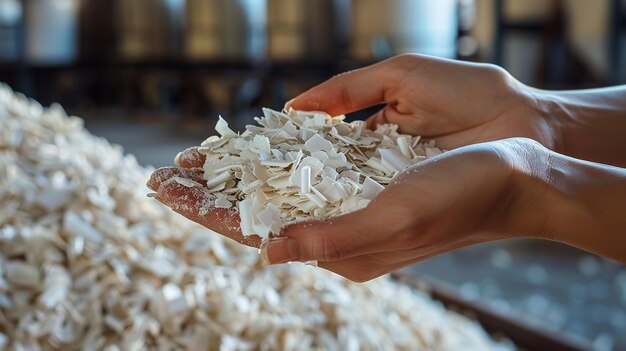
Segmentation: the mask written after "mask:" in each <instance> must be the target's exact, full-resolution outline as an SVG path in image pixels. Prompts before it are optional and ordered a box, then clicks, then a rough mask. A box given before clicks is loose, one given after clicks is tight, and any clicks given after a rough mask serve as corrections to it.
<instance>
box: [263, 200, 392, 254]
mask: <svg viewBox="0 0 626 351" xmlns="http://www.w3.org/2000/svg"><path fill="white" fill-rule="evenodd" d="M386 212H387V213H384V212H383V213H381V212H379V211H377V210H376V209H374V208H370V207H367V208H365V209H362V210H359V211H355V212H352V213H349V214H346V215H343V216H338V217H333V218H331V219H328V220H324V221H310V222H302V223H296V224H293V225H290V226H287V227H285V228H284V229H283V232H282V233H281V235H280V237H278V238H274V239H271V240H269V241H267V242H265V243H264V244H263V246H262V247H261V253H262V254H263V257H264V259H265V260H266V262H267V263H270V264H274V263H283V262H288V261H330V262H332V261H340V260H344V259H347V258H351V257H355V256H360V255H366V254H371V253H377V252H384V251H388V250H391V249H394V248H399V247H400V246H401V245H402V244H401V243H400V242H399V241H394V240H393V239H391V240H389V239H390V238H392V237H393V235H394V233H397V232H398V231H399V230H402V226H403V224H402V223H400V221H398V220H397V218H395V215H394V213H393V210H392V209H390V210H388V211H386ZM394 221H395V222H396V223H390V222H394Z"/></svg>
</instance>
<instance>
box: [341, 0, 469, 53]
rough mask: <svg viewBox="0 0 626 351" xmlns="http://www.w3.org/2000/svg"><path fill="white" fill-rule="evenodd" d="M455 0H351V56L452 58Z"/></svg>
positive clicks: (455, 31)
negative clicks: (414, 53) (399, 55)
mask: <svg viewBox="0 0 626 351" xmlns="http://www.w3.org/2000/svg"><path fill="white" fill-rule="evenodd" d="M456 6H457V0H437V1H428V0H388V1H380V0H352V16H351V35H350V42H351V45H350V56H351V57H352V58H354V59H357V60H377V59H382V58H385V57H388V56H391V55H394V54H399V53H404V52H418V53H423V54H430V55H435V56H443V57H454V56H455V53H456V37H457V30H458V19H457V8H456Z"/></svg>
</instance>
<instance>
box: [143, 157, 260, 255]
mask: <svg viewBox="0 0 626 351" xmlns="http://www.w3.org/2000/svg"><path fill="white" fill-rule="evenodd" d="M205 160H206V156H205V155H203V154H201V153H199V152H198V151H197V149H196V148H189V149H187V150H185V151H183V152H181V153H180V154H179V155H178V156H177V157H176V167H163V168H159V169H157V170H156V171H154V172H153V173H152V175H151V176H150V179H149V180H148V184H147V185H148V187H149V188H150V189H152V190H153V191H155V192H156V196H155V198H156V199H157V200H158V201H160V202H161V203H163V204H164V205H166V206H168V207H169V208H171V209H172V210H174V211H175V212H178V213H180V214H181V215H183V216H185V217H187V218H188V219H190V220H192V221H194V222H196V223H199V224H201V225H203V226H205V227H207V228H209V229H211V230H213V231H215V232H217V233H219V234H222V235H224V236H226V237H228V238H230V239H233V240H235V241H237V242H239V243H241V244H244V245H248V246H252V247H259V246H260V245H261V238H260V237H259V236H256V235H251V236H244V235H243V234H242V233H241V229H240V224H239V214H238V213H237V211H236V209H234V208H233V209H223V208H215V207H213V206H212V205H211V204H212V203H213V199H212V197H211V195H210V194H208V193H206V192H205V191H204V190H203V189H202V188H194V187H187V186H185V185H181V184H179V183H178V182H176V180H175V179H174V178H175V177H180V178H184V179H191V180H193V181H196V182H198V183H200V184H203V185H206V180H205V179H204V178H203V174H204V171H203V170H202V165H203V164H204V161H205Z"/></svg>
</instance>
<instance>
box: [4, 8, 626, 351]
mask: <svg viewBox="0 0 626 351" xmlns="http://www.w3.org/2000/svg"><path fill="white" fill-rule="evenodd" d="M403 52H418V53H424V54H430V55H436V56H441V57H447V58H455V59H459V60H469V61H479V62H491V63H495V64H498V65H501V66H503V67H504V68H505V69H507V70H509V71H510V72H511V73H512V74H513V75H514V76H515V77H516V78H517V79H519V80H520V81H522V82H524V83H526V84H529V85H532V86H535V87H540V88H546V89H580V88H590V87H599V86H606V85H612V84H623V83H624V82H625V81H626V68H625V66H626V1H623V0H594V1H591V0H436V1H435V0H389V1H379V0H231V1H223V0H132V1H122V0H109V1H102V0H100V1H95V0H22V1H20V0H0V81H2V82H5V83H7V84H9V85H10V86H11V87H12V88H13V89H15V90H16V91H20V92H23V93H25V94H27V95H28V96H31V97H33V98H35V99H36V100H38V101H40V102H41V103H42V104H45V105H47V104H50V103H52V102H59V103H61V104H62V105H63V106H64V107H65V109H66V110H67V111H68V113H71V114H75V115H78V116H81V117H83V118H84V119H85V120H86V125H87V128H88V129H90V131H91V132H92V133H94V134H96V135H100V136H104V137H106V138H108V139H109V140H111V141H112V142H115V143H119V144H121V145H123V146H124V147H125V149H126V150H127V151H128V152H130V153H133V154H135V155H136V156H137V158H138V159H139V161H140V162H141V163H143V164H144V165H150V166H157V167H158V166H164V165H170V164H172V162H173V158H174V156H175V155H176V153H177V152H178V151H180V150H182V149H184V148H186V147H188V146H192V145H197V144H199V143H200V142H201V141H202V140H203V139H204V138H206V137H207V136H208V135H210V134H212V132H213V129H212V128H213V125H214V123H215V120H216V117H217V116H218V115H219V114H221V115H223V116H224V117H225V118H226V119H227V120H228V121H229V123H230V124H231V125H233V127H234V128H235V129H241V128H243V126H244V125H245V124H247V123H251V122H252V117H253V116H255V115H257V114H259V113H260V107H261V106H266V107H272V108H274V109H280V108H282V106H283V104H284V102H285V101H287V100H288V99H290V98H292V97H294V96H295V95H297V94H298V93H299V92H301V91H303V90H305V89H307V88H308V87H311V86H313V85H314V84H316V83H319V82H321V81H323V80H325V79H327V78H329V77H331V76H332V75H334V74H336V73H339V72H342V71H345V70H349V69H353V68H356V67H360V66H363V65H367V64H369V63H373V62H376V61H379V60H382V59H385V58H387V57H390V56H393V55H395V54H398V53H403ZM368 114H369V112H368V111H364V112H361V113H360V114H359V113H357V114H355V115H354V116H351V118H359V117H366V116H367V115H368ZM591 234H592V233H591ZM407 272H408V273H410V274H413V275H415V276H417V277H420V278H423V279H425V280H427V281H432V282H433V283H435V284H444V285H447V286H450V287H452V288H454V289H455V290H456V291H457V292H458V293H459V294H461V295H462V296H463V297H465V298H467V299H469V300H471V301H476V303H484V304H486V305H487V306H489V307H490V308H492V309H493V310H495V311H498V312H500V313H504V314H508V315H511V316H514V317H515V318H519V320H520V321H524V322H525V323H526V322H527V323H532V324H535V325H537V326H539V327H540V328H545V329H547V330H551V331H554V332H557V333H559V334H561V335H567V336H568V337H574V338H581V339H584V340H586V341H588V342H590V343H591V344H592V345H593V347H594V348H595V349H598V350H626V267H624V266H623V265H620V264H618V263H616V262H613V261H609V260H605V259H601V258H598V257H596V256H593V255H591V254H588V253H585V252H582V251H579V250H576V249H573V248H570V247H565V246H562V245H557V244H553V243H546V242H536V241H503V242H496V243H491V244H485V245H478V246H475V247H470V248H467V249H463V250H460V251H456V252H454V253H450V254H445V255H442V256H439V257H436V258H433V259H430V260H428V261H426V262H423V263H419V264H416V265H414V266H413V267H410V268H409V269H407Z"/></svg>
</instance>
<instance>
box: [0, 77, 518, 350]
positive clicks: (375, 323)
mask: <svg viewBox="0 0 626 351" xmlns="http://www.w3.org/2000/svg"><path fill="white" fill-rule="evenodd" d="M268 116H269V117H268V119H265V118H263V119H261V122H262V123H264V126H262V127H257V128H258V129H257V130H256V131H255V132H254V134H255V135H263V136H265V137H267V138H268V140H269V142H270V153H269V154H268V155H267V156H268V157H270V158H271V159H272V160H277V159H278V158H279V157H280V155H282V157H284V160H288V161H291V162H292V165H289V166H288V167H287V168H285V169H283V168H280V167H276V166H260V163H258V162H257V156H256V155H258V153H257V151H254V150H256V149H258V148H257V147H256V146H251V145H252V142H251V140H252V136H251V135H249V133H248V135H247V136H246V137H245V138H241V137H239V136H237V134H235V133H234V132H232V131H229V130H230V129H228V128H227V126H225V125H224V124H225V122H222V123H221V127H219V129H220V133H221V134H222V135H223V137H222V138H220V137H215V138H209V139H210V140H207V141H206V142H205V143H203V144H204V145H205V146H203V147H206V148H207V150H209V151H210V150H214V151H211V152H218V151H217V150H220V151H219V155H220V157H218V158H217V159H216V162H215V163H212V164H209V165H208V166H207V169H208V170H209V171H210V170H211V169H219V168H223V170H222V171H220V172H214V173H210V174H209V175H210V177H211V179H213V177H218V178H215V179H216V180H215V181H214V182H213V183H214V184H213V186H212V189H213V190H212V191H213V193H212V194H214V195H215V197H216V200H215V206H218V204H219V206H221V207H223V208H226V207H227V206H229V204H230V206H233V205H234V204H235V203H237V204H238V206H239V210H240V213H243V211H244V209H245V208H248V207H249V209H250V211H249V212H248V213H249V214H248V215H244V216H242V228H243V227H244V225H245V226H247V227H246V228H249V230H247V231H246V230H244V232H249V233H255V232H257V230H258V229H259V228H260V229H263V228H266V230H267V231H268V232H270V231H271V232H275V231H277V230H279V227H277V226H276V224H277V223H279V222H280V221H283V220H284V218H285V217H283V216H285V214H284V213H285V210H290V209H293V210H294V211H303V210H302V208H306V209H309V208H310V209H311V210H310V211H313V212H312V213H313V215H319V216H324V215H325V212H324V211H325V208H326V206H329V204H328V203H327V202H325V201H322V200H319V201H321V202H320V203H319V204H320V206H319V207H318V205H317V204H316V203H314V202H312V201H310V200H309V199H307V198H304V197H302V196H300V195H299V192H300V187H299V186H293V185H291V184H290V183H289V175H290V172H291V169H292V168H294V169H295V168H297V167H298V166H299V164H300V162H301V161H302V160H303V159H304V158H305V157H310V156H311V155H310V154H309V152H308V151H306V150H305V151H302V152H301V150H302V148H303V145H304V142H303V139H300V132H301V131H302V130H303V129H301V126H302V123H303V120H302V118H304V117H302V118H301V117H298V118H293V119H289V120H288V121H285V120H284V118H282V117H280V118H279V117H277V116H275V115H274V113H273V112H268ZM303 116H307V115H306V114H304V115H303ZM281 118H282V119H281ZM307 120H308V119H305V120H304V121H305V122H306V121H307ZM307 123H308V124H309V127H308V128H309V130H310V131H311V133H312V134H311V135H310V136H309V137H311V136H313V135H315V134H316V133H325V131H326V130H327V129H328V126H327V124H328V125H330V124H331V123H335V124H336V122H332V121H331V120H329V119H327V118H326V117H324V116H323V115H320V114H317V115H316V116H313V117H312V118H311V121H310V122H307ZM338 131H339V132H342V131H341V129H338ZM250 133H252V132H250ZM320 135H326V134H320ZM363 135H371V134H370V133H369V132H368V131H366V130H364V131H363ZM351 138H353V139H355V140H363V139H362V138H361V139H359V138H358V137H356V136H351ZM244 139H245V140H244ZM238 140H239V141H238ZM246 140H247V142H244V141H246ZM372 140H373V139H372ZM373 142H374V141H372V142H371V143H373ZM235 145H238V146H243V147H242V148H241V149H237V150H239V151H236V152H233V153H232V154H231V155H228V157H226V155H225V151H226V150H230V149H232V148H233V147H236V146H235ZM246 145H247V146H246ZM278 145H281V146H278ZM333 145H335V144H333ZM263 147H264V146H262V148H263ZM336 147H339V149H340V150H343V151H341V152H345V153H346V155H347V159H349V160H350V162H355V161H353V160H354V159H355V158H354V157H353V156H354V155H356V154H354V153H350V152H346V148H345V147H344V146H342V145H338V146H336ZM411 147H412V148H413V147H415V145H413V144H411ZM429 147H430V146H429ZM272 149H274V150H277V151H280V154H279V153H278V152H275V151H271V150H272ZM424 150H425V149H424ZM361 152H363V153H365V154H366V155H371V154H373V153H374V152H373V150H372V149H371V148H369V149H368V148H363V149H362V150H361ZM403 155H404V154H403ZM235 156H236V157H235ZM209 158H212V157H211V156H210V157H209ZM312 159H315V160H316V161H317V162H324V163H325V162H326V161H321V160H318V159H317V158H315V157H312ZM251 160H252V161H251ZM361 160H362V159H361ZM359 162H362V161H359ZM314 163H315V162H309V161H307V163H306V165H307V166H308V167H310V168H311V182H312V183H311V192H309V193H307V195H315V196H317V197H318V198H319V199H321V197H320V195H321V193H319V192H318V191H317V190H316V189H315V186H317V185H319V183H320V182H321V181H322V180H323V178H324V177H327V176H326V175H328V174H330V172H329V170H330V169H329V168H328V167H330V166H328V165H326V164H324V165H323V167H321V166H320V167H321V168H320V167H318V168H316V167H314V166H313V164H314ZM360 166H361V164H359V167H360ZM225 167H229V168H228V169H226V168H225ZM363 169H365V171H366V172H370V173H371V172H373V171H371V170H368V168H367V167H364V168H363ZM334 171H335V173H338V174H337V175H336V176H335V179H332V180H333V181H336V182H337V183H338V184H339V185H341V186H342V187H344V190H346V189H347V186H348V183H347V180H348V179H349V180H350V181H352V182H355V183H356V184H357V185H358V186H362V187H363V188H364V190H363V193H361V192H359V191H357V193H356V194H357V195H350V196H348V198H346V199H344V200H342V201H340V202H339V203H341V206H348V207H349V206H352V205H351V204H352V203H358V202H359V200H360V199H361V198H360V197H359V196H362V195H363V194H364V193H365V190H366V189H368V187H369V186H368V185H367V184H369V181H367V180H364V179H363V176H362V175H361V173H359V171H358V170H356V169H353V168H350V169H348V167H343V168H341V169H339V170H334ZM150 172H151V170H149V169H146V168H144V167H142V166H140V165H138V164H137V161H136V160H135V158H134V157H133V156H132V155H124V154H123V153H122V150H121V148H119V147H115V146H112V145H111V144H109V143H108V142H107V141H106V140H104V139H102V138H98V137H94V136H93V135H91V134H89V133H88V132H87V131H86V130H85V129H84V128H83V126H82V120H80V119H78V118H76V117H68V116H67V115H66V114H65V112H64V111H63V109H61V107H60V106H58V105H53V106H52V107H50V108H42V107H41V105H39V104H37V103H36V102H34V101H32V100H28V99H27V98H25V97H24V96H22V95H18V94H14V93H13V92H12V91H11V90H10V89H8V88H7V87H6V86H2V85H0V350H41V351H47V350H88V351H89V350H92V351H95V350H106V351H114V350H129V351H139V350H365V351H367V350H509V349H514V346H512V345H510V343H507V342H506V341H504V342H499V341H495V340H493V339H491V338H490V337H489V336H488V335H487V334H486V333H485V331H484V330H483V329H482V328H481V327H480V325H478V324H477V323H476V322H474V321H472V320H470V319H468V318H466V317H464V316H462V315H459V314H457V313H455V312H452V311H449V310H447V309H445V308H444V307H443V306H442V305H441V304H440V303H438V302H435V301H433V300H432V299H431V298H430V296H428V295H427V294H425V293H423V292H419V291H415V290H413V289H411V288H409V287H408V286H405V285H401V284H399V283H397V282H394V281H392V280H391V279H388V278H380V279H377V280H375V281H372V282H368V283H362V284H357V283H352V282H350V281H348V280H346V279H343V278H342V277H340V276H338V275H335V274H332V273H329V272H327V271H325V270H323V269H317V268H311V267H306V266H305V265H302V264H292V265H279V266H271V267H264V265H263V264H262V262H261V258H260V256H259V255H258V253H257V251H256V250H255V249H252V248H248V247H245V246H243V245H240V244H238V243H236V242H234V241H233V240H229V239H224V238H222V237H221V236H220V235H217V234H216V233H214V232H211V231H209V230H207V229H206V228H204V227H201V226H199V225H196V224H194V223H193V222H191V221H189V220H187V219H186V218H183V217H182V216H180V215H177V214H176V213H174V212H173V211H171V210H170V209H169V208H167V207H165V206H163V205H161V204H160V203H159V202H158V201H154V200H152V199H149V198H147V197H146V196H145V195H146V194H147V193H148V189H147V188H146V187H145V183H146V181H147V180H148V177H149V175H150ZM316 172H317V173H316ZM351 172H353V173H351ZM244 174H246V176H245V178H246V182H248V183H247V187H242V189H246V190H245V191H244V190H240V188H233V187H234V186H236V184H239V183H242V182H243V178H244ZM248 174H249V176H250V179H248V178H247V177H248ZM313 174H315V177H314V176H313ZM333 174H334V173H333ZM375 177H376V178H375ZM371 178H372V179H374V180H377V181H381V182H383V183H384V182H385V180H386V179H388V178H389V175H382V174H381V175H379V174H378V173H375V174H374V173H372V174H371ZM270 179H274V180H273V181H270ZM285 179H286V180H285ZM379 179H382V180H379ZM257 180H258V181H260V182H261V183H262V186H260V187H256V189H255V188H254V187H253V186H251V184H253V183H254V182H255V181H257ZM171 181H172V182H177V184H181V185H182V186H191V187H192V188H194V189H193V190H197V187H198V183H195V182H188V181H186V180H181V179H173V180H171ZM270 183H275V184H280V185H281V186H282V187H275V186H274V185H270ZM349 186H353V185H349ZM217 189H222V190H217ZM229 189H230V190H231V191H232V190H233V189H234V190H235V191H234V192H227V191H228V190H229ZM51 190H54V191H55V193H50V191H51ZM203 190H205V189H203ZM57 191H58V192H57ZM246 191H247V192H246ZM351 191H352V192H349V191H348V190H346V192H348V193H349V194H353V192H354V190H351ZM88 193H89V194H88ZM373 193H374V192H373ZM274 201H276V202H275V203H274ZM316 201H317V200H316ZM364 201H368V200H364ZM280 203H282V204H283V205H281V206H279V205H278V204H280ZM244 204H247V205H244ZM336 206H337V204H333V205H332V206H330V207H328V208H333V209H338V207H336ZM354 206H359V205H358V204H357V205H354ZM320 207H322V208H320ZM233 210H234V209H233ZM316 213H317V214H316ZM307 215H311V214H309V213H308V212H307ZM290 216H292V217H291V218H296V217H298V216H300V214H295V212H294V214H293V215H290ZM244 223H246V224H244Z"/></svg>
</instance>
